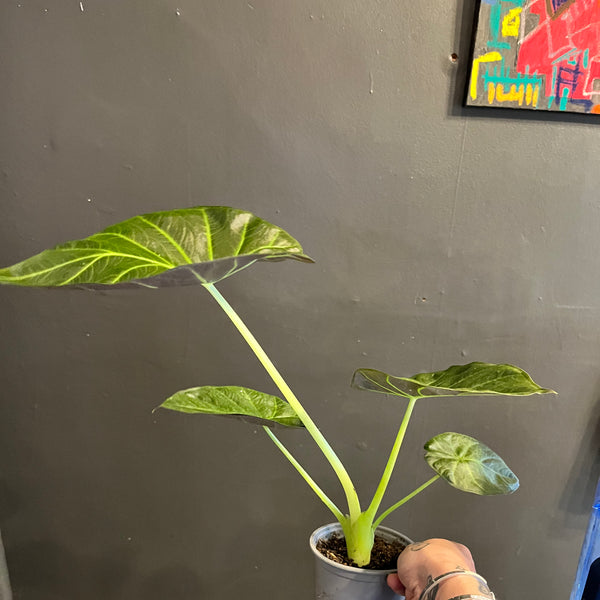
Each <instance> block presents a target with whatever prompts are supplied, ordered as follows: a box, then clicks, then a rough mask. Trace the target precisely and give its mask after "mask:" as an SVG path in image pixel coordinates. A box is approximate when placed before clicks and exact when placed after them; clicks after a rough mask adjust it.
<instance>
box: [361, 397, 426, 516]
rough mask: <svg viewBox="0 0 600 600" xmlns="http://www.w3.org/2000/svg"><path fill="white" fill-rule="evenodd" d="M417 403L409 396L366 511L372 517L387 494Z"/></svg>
mask: <svg viewBox="0 0 600 600" xmlns="http://www.w3.org/2000/svg"><path fill="white" fill-rule="evenodd" d="M416 403H417V398H413V397H410V398H409V400H408V406H407V407H406V411H405V413H404V417H403V419H402V423H400V429H399V430H398V434H397V435H396V440H395V442H394V445H393V446H392V451H391V452H390V456H389V458H388V462H387V464H386V466H385V470H384V471H383V475H382V476H381V480H380V481H379V485H378V486H377V489H376V490H375V495H374V496H373V500H372V501H371V504H369V508H368V509H367V510H366V511H365V512H366V513H367V514H368V515H369V516H370V518H371V519H374V518H375V514H376V513H377V511H378V510H379V505H380V504H381V501H382V500H383V495H384V494H385V490H386V489H387V486H388V484H389V482H390V478H391V477H392V472H393V471H394V466H395V464H396V461H397V460H398V454H399V453H400V448H401V447H402V442H403V441H404V435H405V434H406V429H407V428H408V423H409V421H410V417H411V415H412V412H413V409H414V407H415V404H416Z"/></svg>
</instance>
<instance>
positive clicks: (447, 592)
mask: <svg viewBox="0 0 600 600" xmlns="http://www.w3.org/2000/svg"><path fill="white" fill-rule="evenodd" d="M434 598H435V600H463V599H464V600H467V599H469V598H472V599H473V600H495V596H494V594H493V593H492V592H491V591H490V588H489V587H488V585H487V582H486V580H485V579H484V578H483V577H482V576H481V575H479V574H478V573H475V572H474V571H467V570H464V569H460V570H453V571H448V572H446V573H442V574H440V575H438V576H437V577H435V578H432V577H429V580H428V582H427V585H426V586H425V588H424V589H423V591H422V592H421V595H420V596H419V600H433V599H434Z"/></svg>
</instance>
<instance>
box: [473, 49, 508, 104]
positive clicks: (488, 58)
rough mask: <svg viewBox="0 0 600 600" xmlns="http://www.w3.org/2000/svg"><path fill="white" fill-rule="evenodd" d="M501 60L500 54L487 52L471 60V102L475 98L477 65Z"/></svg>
mask: <svg viewBox="0 0 600 600" xmlns="http://www.w3.org/2000/svg"><path fill="white" fill-rule="evenodd" d="M497 60H502V55H501V54H500V52H488V53H487V54H484V55H483V56H480V57H479V58H475V59H474V60H473V69H472V71H471V85H470V92H469V93H470V95H471V98H473V100H475V99H476V98H477V80H478V78H479V65H480V64H481V63H488V62H495V61H497Z"/></svg>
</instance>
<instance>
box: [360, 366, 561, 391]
mask: <svg viewBox="0 0 600 600" xmlns="http://www.w3.org/2000/svg"><path fill="white" fill-rule="evenodd" d="M352 386H353V387H355V388H358V389H361V390H369V391H372V392H380V393H383V394H394V395H396V396H405V397H413V398H425V397H430V396H472V395H482V396H485V395H497V394H504V395H508V396H529V395H531V394H547V393H552V394H554V393H555V392H554V391H553V390H549V389H546V388H542V387H540V386H539V385H538V384H537V383H535V382H534V381H533V380H532V379H531V377H530V376H529V375H528V374H527V373H526V372H525V371H523V370H522V369H519V367H514V366H512V365H497V364H492V363H482V362H472V363H469V364H468V365H454V366H452V367H449V368H448V369H446V370H445V371H436V372H434V373H419V374H418V375H413V376H412V377H396V376H394V375H388V374H387V373H384V372H383V371H377V370H376V369H358V370H357V371H356V372H355V373H354V377H353V379H352Z"/></svg>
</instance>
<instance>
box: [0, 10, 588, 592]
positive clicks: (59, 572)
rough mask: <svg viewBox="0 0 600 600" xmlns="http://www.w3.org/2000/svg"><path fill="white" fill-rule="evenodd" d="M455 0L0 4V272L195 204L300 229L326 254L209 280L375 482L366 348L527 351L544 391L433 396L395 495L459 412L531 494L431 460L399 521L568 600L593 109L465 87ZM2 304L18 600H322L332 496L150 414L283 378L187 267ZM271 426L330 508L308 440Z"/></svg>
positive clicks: (582, 451) (267, 462) (372, 352)
mask: <svg viewBox="0 0 600 600" xmlns="http://www.w3.org/2000/svg"><path fill="white" fill-rule="evenodd" d="M473 4H474V3H473V1H472V0H459V1H458V2H456V3H455V2H451V1H449V0H446V1H442V2H433V1H429V0H424V1H423V2H418V3H407V2H397V1H388V0H373V1H371V2H356V1H354V0H327V1H325V0H314V1H310V2H308V3H301V2H293V1H291V0H250V2H248V1H246V0H223V1H221V2H214V1H211V2H207V1H205V0H83V2H82V4H81V6H80V5H79V2H78V1H77V0H68V1H67V0H54V1H53V2H47V1H42V0H10V1H5V2H3V3H2V4H1V5H0V57H1V59H0V89H1V90H2V92H1V93H0V115H1V116H0V174H1V177H0V194H1V200H2V201H1V203H0V231H1V234H0V235H1V238H0V263H1V264H3V265H8V264H12V263H14V262H16V261H18V260H20V259H22V258H24V257H26V256H29V255H30V254H33V253H35V252H37V251H39V250H41V249H43V248H45V247H47V246H50V245H54V244H55V243H58V242H61V241H64V240H67V239H74V238H79V237H83V236H85V235H88V234H91V233H93V232H94V231H97V230H99V229H101V228H104V227H105V226H108V225H110V224H112V223H113V222H117V221H120V220H123V219H125V218H127V217H130V216H133V215H134V214H137V213H140V212H150V211H153V210H161V209H169V208H176V207H185V206H193V205H198V204H224V205H232V206H237V207H243V208H246V209H249V210H251V211H253V212H255V213H257V214H258V215H260V216H262V217H263V218H265V219H267V220H270V221H273V222H276V223H277V224H279V225H281V226H283V227H285V228H287V229H288V230H289V231H290V232H291V233H292V234H293V235H295V236H296V237H298V238H299V239H300V240H301V241H302V242H303V245H304V247H305V250H306V252H307V253H309V254H310V255H311V256H313V257H314V258H315V259H316V261H317V263H316V265H313V266H309V265H303V264H300V263H293V262H286V263H281V264H263V265H258V266H257V267H255V268H253V269H251V270H248V271H246V272H244V273H242V274H239V275H237V276H236V277H234V278H232V279H230V280H228V281H227V282H225V283H224V284H223V285H222V286H221V290H222V292H223V293H224V294H225V295H226V296H227V297H228V298H229V300H230V301H231V302H232V304H234V306H236V307H237V308H238V309H239V311H240V313H241V314H242V316H243V317H244V318H245V319H246V320H247V322H248V324H249V325H250V327H251V328H253V329H254V331H255V332H256V333H257V335H258V337H259V339H260V340H261V341H262V342H263V344H264V346H265V348H266V349H268V351H269V352H270V353H271V354H272V356H273V357H274V358H275V360H276V362H277V364H278V365H279V367H280V368H281V370H282V371H283V372H284V373H285V374H286V375H287V377H288V380H289V383H290V384H291V385H292V387H293V388H294V389H295V390H296V392H297V393H298V395H300V396H301V397H302V398H303V399H304V401H305V403H306V406H307V408H309V409H310V411H311V413H312V414H313V416H314V418H315V420H316V421H317V422H318V423H319V424H320V426H321V427H322V429H323V431H324V432H325V433H326V435H327V436H328V437H329V438H330V440H331V442H332V444H333V445H334V446H335V448H336V449H338V451H339V453H340V455H341V456H342V457H343V459H344V460H345V461H346V462H347V464H348V467H349V469H350V471H351V473H352V474H353V475H354V476H355V478H356V479H357V480H359V484H358V487H359V491H360V492H361V493H362V494H363V495H364V497H365V498H366V497H367V496H368V494H369V493H371V491H372V490H373V487H374V485H375V483H376V480H377V478H378V476H379V474H380V471H381V469H382V467H383V462H384V456H385V453H386V452H387V451H388V449H389V447H390V445H391V443H392V440H393V436H394V434H395V428H396V426H397V423H398V420H399V418H400V416H401V412H402V406H401V404H399V403H398V402H397V401H396V400H394V399H391V398H385V397H383V396H381V397H380V396H376V395H365V394H364V393H361V392H356V391H352V390H350V389H349V386H348V384H349V380H350V376H351V374H352V371H353V369H354V368H356V367H359V366H365V367H366V366H368V367H376V368H381V369H384V370H388V371H390V372H393V373H397V374H404V375H409V374H412V373H415V372H419V371H422V370H431V369H439V368H444V367H446V366H448V365H449V364H455V363H462V362H469V361H470V360H484V361H493V362H513V363H515V364H518V365H520V366H522V367H523V368H525V369H527V370H528V371H530V372H531V374H532V375H533V376H534V377H535V379H536V380H537V381H539V382H540V383H541V384H543V385H546V386H549V387H553V388H555V389H557V390H558V391H559V392H560V395H559V396H556V397H532V398H525V399H501V398H499V399H477V398H474V399H466V400H459V399H456V400H439V401H436V402H433V401H427V402H423V403H422V404H421V405H420V406H419V407H418V411H417V415H416V418H415V421H414V423H413V425H412V429H411V430H410V432H409V435H408V436H407V440H406V446H405V448H404V449H403V453H402V460H403V465H402V467H401V469H400V470H399V471H398V472H397V474H396V476H395V478H394V480H393V483H392V485H391V489H390V492H389V497H388V499H389V500H390V501H392V500H393V499H394V498H397V497H399V496H400V495H403V494H404V493H406V492H408V491H410V490H412V489H413V488H414V487H416V486H417V485H419V484H420V483H421V482H422V481H424V480H425V479H426V478H428V477H429V470H428V467H427V466H426V465H425V463H424V462H423V461H422V460H421V454H422V449H421V448H422V444H423V442H424V441H425V440H427V439H429V437H431V436H432V435H435V434H437V433H440V432H442V431H447V430H450V431H452V430H456V431H461V432H464V433H469V434H471V435H474V436H476V437H479V438H480V439H482V440H483V441H485V442H486V443H488V444H489V445H490V446H492V447H493V448H494V449H495V450H496V451H498V452H499V453H500V454H502V455H503V456H504V457H505V458H506V460H507V462H508V463H509V464H510V465H511V467H512V468H513V469H514V470H515V471H516V472H517V473H518V474H519V476H520V478H521V484H522V487H521V489H520V490H519V491H518V492H517V493H516V494H514V495H513V496H509V497H500V498H479V497H474V496H470V495H466V494H461V493H460V492H458V491H456V490H454V489H452V488H450V487H448V486H445V485H443V484H441V483H438V484H436V486H434V487H432V488H430V489H428V490H427V491H426V492H424V493H423V494H422V495H421V496H419V497H418V498H416V499H415V500H413V501H412V503H411V504H409V505H407V507H406V508H405V509H404V510H402V511H400V512H398V513H396V514H395V515H394V516H393V517H391V518H390V519H389V522H388V524H389V525H390V526H393V527H395V528H397V529H400V530H402V531H404V532H405V533H407V534H408V535H410V536H411V537H413V538H414V539H422V538H425V537H431V536H442V537H450V538H454V539H457V540H461V541H463V542H464V543H466V544H467V545H469V546H470V547H471V548H472V550H473V552H474V554H475V556H476V558H477V563H478V567H479V569H480V570H481V571H482V572H483V573H484V574H485V575H486V576H487V577H488V579H489V581H490V583H491V585H492V587H493V588H495V589H496V591H497V592H498V593H499V595H500V597H504V598H528V597H530V598H547V599H550V600H552V599H562V598H566V597H567V595H568V592H569V589H570V586H571V584H572V581H573V578H574V573H575V567H576V563H577V558H578V555H579V549H580V546H581V542H582V539H583V534H584V530H585V526H586V522H587V515H588V510H589V508H590V506H591V500H592V496H593V488H594V485H595V480H596V478H597V476H598V474H599V473H598V461H597V458H598V450H597V448H598V442H599V441H600V440H599V434H598V429H597V425H598V422H599V418H600V406H598V388H599V380H600V369H599V367H600V337H599V333H600V331H599V330H600V304H599V303H598V300H597V296H598V288H599V283H598V281H599V278H598V266H599V264H600V259H599V258H598V256H600V236H599V235H598V229H599V225H600V210H599V209H600V203H599V201H598V198H597V190H598V188H599V186H600V169H599V168H598V166H597V163H598V141H599V133H598V129H597V127H598V126H599V125H598V123H597V122H595V121H594V120H593V119H586V118H582V117H562V118H561V117H556V116H552V117H549V118H547V117H546V116H545V115H541V117H540V115H537V114H536V115H525V116H523V115H517V114H515V113H513V112H497V111H496V112H492V111H486V110H482V109H479V110H469V111H465V110H462V109H461V108H460V101H459V98H460V95H461V89H462V86H463V83H464V79H465V70H466V55H467V54H468V48H469V41H470V35H471V21H472V18H473V13H474V5H473ZM452 52H456V53H458V55H459V60H458V62H457V63H453V62H451V61H450V59H449V55H450V54H451V53H452ZM0 307H1V313H0V337H1V340H2V343H1V345H0V381H1V382H2V402H1V405H0V528H1V529H2V534H3V537H4V541H5V545H6V551H7V558H8V563H9V568H10V570H11V575H12V579H13V586H14V588H15V597H16V598H17V599H22V600H55V599H56V600H59V599H60V600H65V599H73V600H75V599H77V600H78V599H80V598H85V599H86V600H95V599H103V600H104V599H107V598H110V599H113V598H114V599H128V600H129V599H132V598H140V599H141V598H144V599H146V600H159V599H160V600H163V599H164V598H170V599H174V600H179V599H181V600H184V599H185V600H188V599H191V598H207V599H210V600H222V599H223V600H224V599H226V598H227V599H229V598H233V597H240V598H247V599H249V600H250V599H262V598H269V597H271V598H284V597H285V598H286V599H289V600H301V599H302V600H305V599H307V598H310V597H311V588H312V579H311V578H312V564H311V557H310V556H309V552H308V549H307V543H306V541H307V537H308V535H309V533H310V532H311V531H312V530H313V529H314V528H316V527H317V526H318V525H321V524H323V523H325V522H328V521H329V520H330V515H329V514H328V512H327V510H326V509H325V508H324V507H322V506H321V505H320V504H319V502H318V501H317V500H316V499H314V498H313V496H312V492H311V491H310V490H309V489H308V488H306V486H305V484H304V483H303V482H302V481H301V480H300V479H299V478H298V476H297V475H296V473H295V472H293V470H292V469H291V467H290V466H289V465H288V464H287V463H285V461H284V459H283V458H282V457H281V456H280V455H279V454H278V452H277V450H276V449H275V448H274V447H272V445H271V443H270V441H269V440H268V439H267V438H266V436H265V435H264V434H263V433H262V431H260V430H257V429H256V428H254V427H252V426H245V425H244V424H242V423H238V422H235V421H229V420H219V419H218V418H200V417H198V418H192V417H185V416H183V415H179V414H175V413H167V412H164V411H162V412H161V411H159V412H157V413H154V414H153V413H152V409H153V408H154V407H155V406H157V405H158V404H159V403H160V402H161V401H162V400H163V399H164V398H165V397H166V396H167V395H169V394H170V393H172V392H173V391H175V390H177V389H181V388H184V387H189V386H192V385H199V384H211V383H212V384H239V385H247V386H250V387H256V388H259V389H263V390H264V391H271V392H274V391H275V390H274V386H273V385H272V383H271V382H270V381H269V380H268V379H267V376H266V375H264V374H263V373H262V372H261V370H260V369H259V368H258V366H257V363H256V361H255V359H254V358H253V357H252V356H251V355H250V353H249V351H248V350H247V349H246V348H245V347H244V345H243V343H242V342H241V341H240V340H239V339H238V337H237V334H236V332H235V331H234V330H233V328H232V327H231V326H230V325H229V324H228V323H227V322H226V319H225V317H224V316H222V315H221V314H220V311H219V309H218V307H217V306H216V305H215V304H214V302H213V301H212V300H211V298H210V297H209V296H208V295H207V294H206V293H205V292H204V290H202V289H201V288H186V289H175V290H162V291H157V292H153V291H150V290H148V291H139V292H125V291H117V292H115V293H111V294H101V293H83V292H76V291H67V290H58V291H47V290H27V289H17V288H2V289H0ZM282 436H283V438H284V439H285V441H286V443H287V444H288V445H289V446H290V447H291V448H292V449H294V450H295V451H296V452H297V454H298V456H299V457H300V458H301V459H302V461H303V462H304V463H305V465H306V466H307V468H309V469H310V470H311V472H313V473H314V476H315V477H316V478H317V479H318V480H319V481H320V482H321V483H322V484H323V486H324V487H326V488H327V489H328V491H330V492H331V494H332V496H333V497H334V498H335V499H336V500H339V501H340V502H341V501H342V495H341V493H340V491H339V489H338V486H337V485H336V483H335V481H334V477H333V475H332V473H331V471H330V470H329V468H328V466H327V465H326V464H325V462H324V461H323V460H322V458H321V457H320V456H319V454H318V452H317V451H316V450H315V448H314V447H313V445H312V444H311V442H310V439H309V438H308V437H307V436H306V435H305V434H304V433H303V432H301V431H292V432H284V433H283V434H282Z"/></svg>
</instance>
